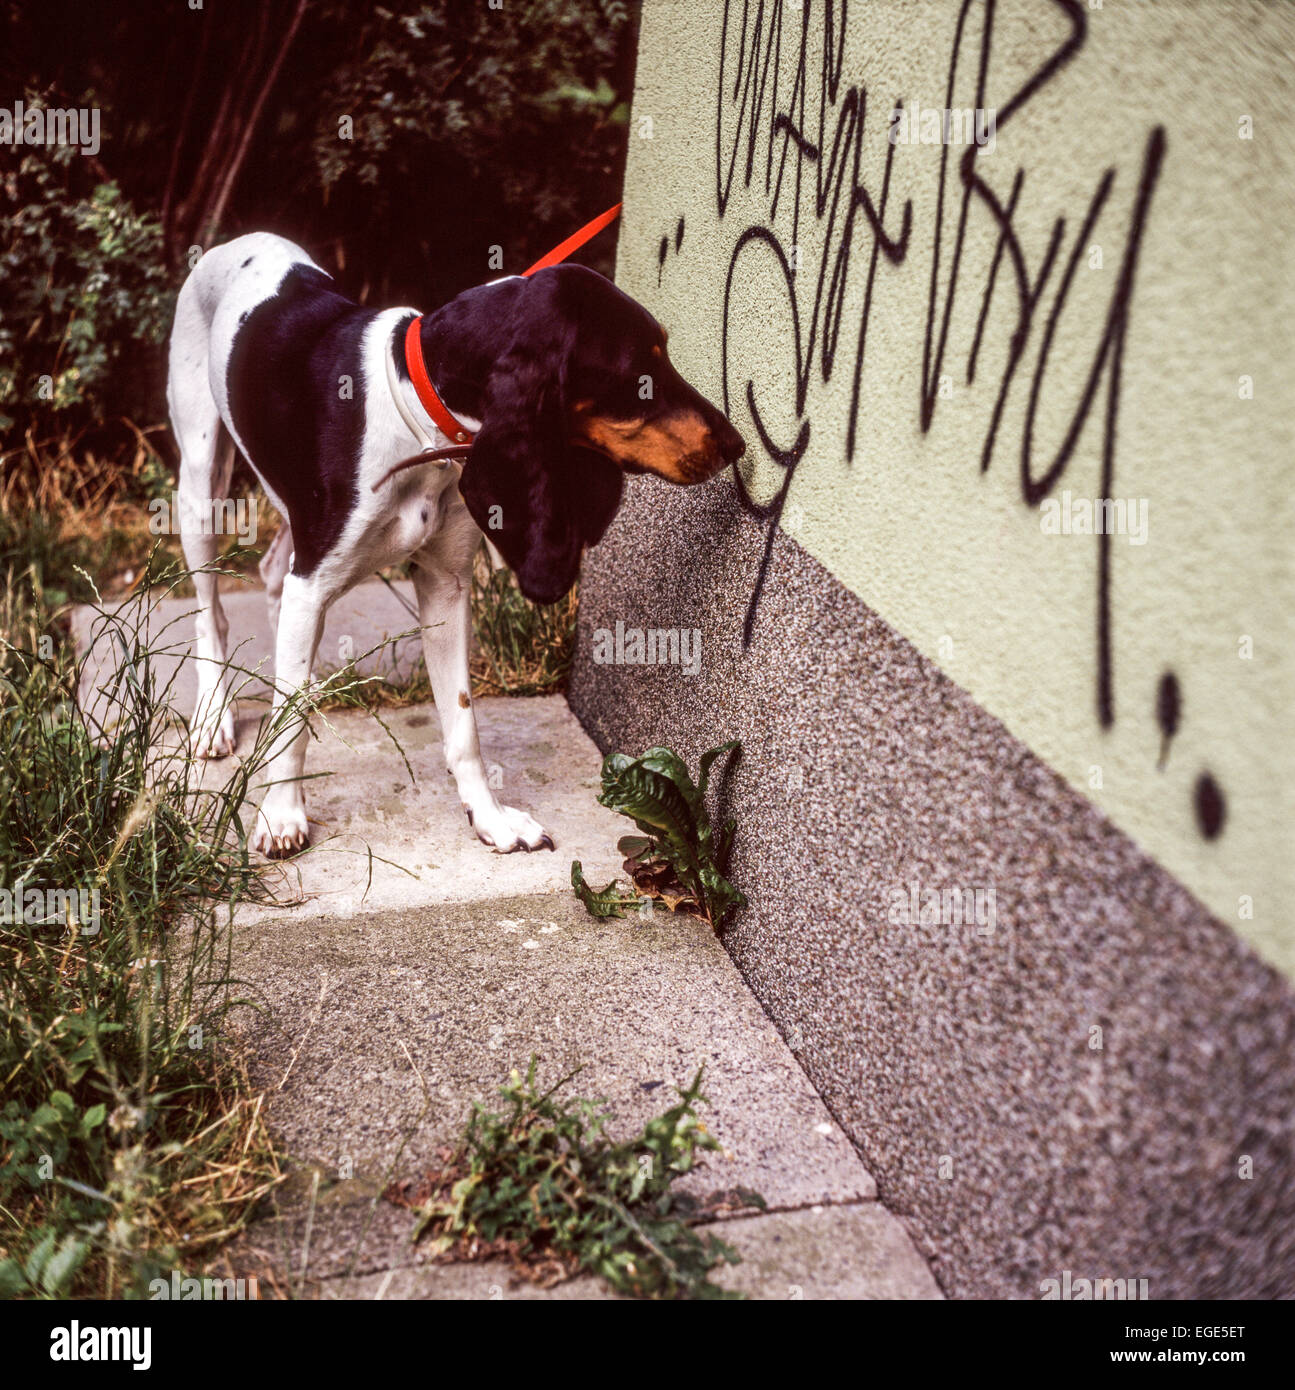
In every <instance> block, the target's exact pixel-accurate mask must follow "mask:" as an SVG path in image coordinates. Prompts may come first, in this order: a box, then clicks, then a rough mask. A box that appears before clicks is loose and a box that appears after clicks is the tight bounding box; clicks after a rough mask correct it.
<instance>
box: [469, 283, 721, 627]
mask: <svg viewBox="0 0 1295 1390" xmlns="http://www.w3.org/2000/svg"><path fill="white" fill-rule="evenodd" d="M500 332H501V334H502V335H503V341H502V342H501V343H500V345H499V351H498V353H497V355H496V356H495V358H494V362H493V365H492V367H491V369H490V373H489V377H488V379H487V382H486V387H485V392H484V398H483V401H482V411H481V415H482V420H483V424H482V427H481V432H480V434H478V435H477V437H476V440H475V442H474V443H473V445H472V452H471V454H470V455H469V457H468V460H467V463H466V464H465V465H464V469H463V479H462V482H461V484H460V490H461V492H462V494H463V499H464V501H465V502H466V503H467V505H468V510H469V512H471V514H472V517H473V520H474V521H475V522H476V523H477V525H478V526H480V527H481V529H482V530H483V531H484V532H485V533H486V535H487V536H488V537H489V538H490V540H491V541H493V542H494V544H495V545H496V546H497V547H498V548H499V551H500V553H501V554H502V555H503V557H504V559H505V560H506V561H507V562H508V564H509V565H510V566H511V568H512V570H513V572H514V573H515V574H516V576H517V582H518V584H519V585H520V586H521V590H522V592H523V593H524V594H525V595H526V596H527V597H528V598H530V599H533V600H534V601H535V602H537V603H552V602H554V601H555V600H557V599H559V598H561V596H562V595H563V594H565V593H566V592H567V590H568V589H570V587H571V586H572V584H574V583H575V580H576V575H577V574H578V573H579V569H580V557H581V554H582V552H583V550H584V548H585V546H587V545H594V544H596V543H597V542H598V541H599V540H600V539H601V538H602V535H603V532H604V531H606V529H607V527H608V526H609V525H610V524H611V520H612V517H613V516H614V515H615V514H616V508H617V506H618V505H619V504H620V499H621V489H622V487H623V485H624V475H625V473H627V472H630V473H643V472H647V473H655V474H657V475H658V476H659V477H662V478H666V479H668V480H669V481H670V482H672V483H681V484H689V483H700V482H705V481H706V479H708V478H711V477H713V476H714V475H715V474H716V473H717V472H718V471H719V470H720V469H721V468H723V467H724V466H725V465H726V464H729V463H733V462H734V461H735V460H737V459H739V458H741V456H742V454H743V452H744V451H745V449H746V445H745V443H744V442H743V440H742V436H741V435H740V434H738V432H737V431H736V430H735V429H734V428H733V426H732V425H730V424H729V422H728V421H727V420H726V419H725V418H724V416H723V415H722V414H721V413H720V411H718V410H716V409H715V407H714V406H713V405H711V403H710V402H709V401H708V400H706V399H705V397H704V396H702V395H700V394H699V393H698V392H697V391H695V390H693V388H692V387H691V386H689V385H688V383H687V382H686V381H685V380H684V379H683V378H682V377H681V376H680V375H679V373H678V372H677V371H675V369H674V367H673V366H672V365H671V363H670V358H669V355H668V353H667V351H666V335H665V333H664V332H663V331H662V329H661V326H660V324H658V323H657V321H656V320H655V319H654V318H653V317H652V315H651V314H649V313H648V312H647V310H646V309H644V308H643V307H642V306H641V305H640V304H637V303H635V301H634V300H632V299H631V298H630V297H629V296H628V295H626V294H623V293H622V292H621V291H620V290H618V289H617V288H616V286H615V285H613V284H612V283H611V282H610V281H608V280H606V279H604V278H603V277H602V276H601V275H598V274H596V273H595V272H594V271H592V270H587V269H585V268H584V267H583V266H576V265H561V266H553V267H551V268H549V269H547V270H541V271H538V272H537V273H536V274H535V275H533V276H532V277H531V278H530V279H529V280H527V281H526V282H524V284H523V285H522V286H519V287H518V290H517V293H516V294H515V296H514V312H513V313H512V314H511V315H510V316H509V317H508V318H507V319H506V320H505V321H503V322H501V323H500Z"/></svg>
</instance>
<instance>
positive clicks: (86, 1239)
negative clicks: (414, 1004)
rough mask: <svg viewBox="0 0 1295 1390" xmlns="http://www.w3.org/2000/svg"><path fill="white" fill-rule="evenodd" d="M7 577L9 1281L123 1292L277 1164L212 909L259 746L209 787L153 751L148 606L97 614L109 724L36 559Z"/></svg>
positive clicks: (247, 888) (192, 1244)
mask: <svg viewBox="0 0 1295 1390" xmlns="http://www.w3.org/2000/svg"><path fill="white" fill-rule="evenodd" d="M182 575H183V572H182V571H178V570H177V571H175V572H174V573H172V574H171V576H170V578H171V582H172V584H178V583H179V582H180V579H181V578H182ZM4 578H5V580H6V587H5V596H4V607H3V611H2V612H0V632H2V633H3V644H2V646H0V798H2V799H3V804H4V808H5V810H4V815H3V817H2V818H0V890H3V891H4V893H5V894H7V897H5V898H0V905H3V906H4V908H5V910H4V911H3V912H0V919H2V920H0V1094H2V1095H3V1102H2V1103H0V1293H3V1294H5V1295H9V1296H15V1295H16V1296H41V1295H44V1296H63V1297H66V1296H70V1295H94V1296H100V1297H116V1296H131V1295H137V1294H139V1293H141V1292H142V1291H143V1290H144V1289H145V1288H146V1285H147V1282H148V1281H149V1280H150V1279H152V1278H154V1277H159V1276H162V1275H165V1274H166V1273H167V1272H169V1270H171V1269H183V1268H190V1267H193V1265H194V1264H195V1263H200V1262H201V1261H202V1260H204V1259H205V1258H206V1257H207V1255H208V1254H209V1253H210V1252H211V1251H212V1250H213V1249H214V1248H215V1247H216V1246H217V1245H218V1244H219V1243H220V1242H221V1241H223V1240H224V1239H225V1238H226V1237H227V1236H229V1235H230V1234H232V1232H233V1231H234V1230H236V1229H238V1227H239V1226H240V1225H241V1223H242V1222H243V1221H244V1219H245V1218H246V1216H247V1214H248V1213H249V1212H250V1210H251V1207H252V1205H253V1204H254V1203H255V1201H256V1200H257V1199H258V1198H259V1197H260V1196H261V1195H262V1194H263V1193H264V1192H265V1191H267V1190H268V1188H269V1187H270V1186H272V1185H273V1183H274V1182H275V1181H276V1180H277V1177H278V1166H277V1161H276V1159H275V1156H274V1154H273V1150H272V1148H271V1147H270V1144H269V1141H268V1139H267V1137H266V1133H265V1128H264V1123H263V1120H262V1117H261V1105H260V1098H259V1097H257V1096H254V1095H253V1094H252V1093H251V1090H250V1088H249V1086H248V1083H247V1080H246V1077H245V1076H244V1074H243V1073H242V1071H241V1069H240V1067H239V1065H238V1062H237V1060H236V1058H235V1057H234V1056H233V1055H232V1054H231V1052H230V1051H229V1050H228V1049H227V1048H226V1047H225V1046H224V1042H225V1037H224V1034H225V1025H226V1021H227V1018H228V1015H229V1012H230V1010H231V1009H232V1008H233V1007H235V1005H236V1003H237V1000H236V998H235V995H234V992H233V988H234V982H233V980H232V976H231V970H230V958H229V950H230V946H229V936H228V933H225V932H222V930H221V920H220V912H221V910H222V909H223V910H224V911H228V912H232V910H233V906H234V904H235V903H237V902H238V901H239V900H240V899H241V898H243V897H245V896H247V895H249V894H258V895H259V894H260V892H261V891H262V890H261V887H260V881H259V878H258V875H257V873H256V872H255V871H254V869H253V866H252V865H251V863H250V862H249V856H248V852H247V847H246V834H245V831H244V827H243V825H242V823H241V820H240V815H241V810H240V807H241V804H242V801H243V797H244V795H245V792H246V790H247V783H248V779H249V778H250V777H251V776H253V775H254V773H255V771H256V769H257V766H258V762H257V756H256V754H255V753H254V754H253V757H252V758H251V759H249V760H248V761H247V762H246V763H244V764H242V765H241V766H240V767H238V768H237V769H236V771H235V773H234V774H233V776H232V777H231V778H230V780H229V781H228V782H226V783H225V784H224V785H222V786H219V787H216V788H214V789H208V788H204V787H203V786H202V785H201V774H200V772H199V770H198V769H196V768H195V766H194V764H193V763H192V762H191V761H190V760H189V759H188V758H187V757H185V756H184V754H183V749H182V748H179V749H177V747H176V739H175V738H174V737H171V738H170V740H169V745H168V737H167V735H168V732H171V733H173V732H174V731H170V730H168V723H169V716H168V715H167V714H166V713H165V712H164V707H163V701H162V698H161V696H162V694H163V693H164V692H161V691H159V690H158V689H157V688H156V687H157V682H156V680H155V678H154V675H153V671H152V660H153V657H154V653H153V652H152V651H151V650H150V649H149V648H148V647H147V646H146V645H145V644H144V641H143V639H142V638H141V637H140V631H141V629H142V627H143V624H142V623H141V621H140V613H139V607H140V605H141V604H142V602H143V600H142V599H140V600H138V601H137V602H136V603H135V604H134V605H127V606H126V608H124V609H120V610H107V609H103V610H101V612H100V616H99V623H98V625H99V626H101V627H103V628H106V629H107V635H108V639H109V640H111V641H112V642H113V643H114V644H116V646H117V648H118V650H119V651H120V657H121V659H120V662H119V664H118V667H117V670H116V671H115V673H114V674H113V675H112V677H111V680H110V683H109V688H108V690H107V692H106V695H107V698H106V701H105V704H104V709H105V710H110V711H111V719H110V720H109V719H107V718H102V717H98V718H97V717H95V716H92V715H91V714H88V713H87V712H86V711H84V710H82V709H81V708H80V706H79V705H78V703H77V698H76V697H77V686H78V679H79V676H80V671H79V667H78V663H77V662H76V660H75V659H74V657H73V655H72V654H71V653H70V652H69V651H68V650H67V648H66V647H65V646H63V645H62V644H61V643H60V642H59V641H58V640H57V634H56V633H55V632H53V631H52V626H53V623H54V619H55V614H54V613H53V612H52V611H51V608H50V600H49V594H48V592H47V591H46V590H45V589H44V587H43V582H42V573H41V571H40V570H39V569H38V568H36V567H32V566H29V567H28V568H27V569H26V570H24V571H21V572H15V570H14V569H13V568H12V566H11V567H10V568H9V569H8V571H7V572H6V573H5V575H4ZM80 578H81V579H82V581H83V582H84V583H86V584H87V585H90V580H89V576H88V575H86V574H84V573H82V574H81V575H80ZM91 587H92V586H91ZM186 639H187V634H186ZM185 645H186V646H187V640H186V643H185ZM33 894H34V895H36V896H35V897H34V898H33V896H32V895H33ZM33 903H34V904H35V905H34V906H33ZM51 905H53V911H50V910H49V909H50V907H51Z"/></svg>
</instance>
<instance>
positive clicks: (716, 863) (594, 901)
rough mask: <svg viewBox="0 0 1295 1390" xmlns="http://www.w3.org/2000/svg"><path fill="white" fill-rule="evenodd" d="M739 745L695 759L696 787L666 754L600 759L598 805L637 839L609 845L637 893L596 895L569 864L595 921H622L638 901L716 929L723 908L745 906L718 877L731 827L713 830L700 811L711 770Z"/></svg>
mask: <svg viewBox="0 0 1295 1390" xmlns="http://www.w3.org/2000/svg"><path fill="white" fill-rule="evenodd" d="M739 747H740V744H739V743H738V742H737V740H736V739H734V740H730V741H729V742H728V743H721V744H720V745H719V747H718V748H712V749H711V750H710V751H709V752H707V753H703V754H702V757H701V762H700V763H699V764H698V774H697V781H696V783H694V782H693V780H692V777H691V776H690V775H689V772H688V767H687V764H686V763H685V762H684V761H683V759H682V758H681V757H679V755H678V754H677V753H674V752H672V751H671V750H670V749H669V748H649V749H648V750H647V752H646V753H644V754H643V755H642V756H641V757H638V758H631V757H629V756H628V755H626V754H624V753H609V754H608V755H607V757H606V758H604V759H603V770H602V785H603V789H602V795H601V796H599V798H598V800H599V802H600V803H601V804H602V805H603V806H606V807H608V808H609V809H610V810H612V811H618V812H619V813H620V814H621V815H623V816H628V817H629V818H630V819H631V820H632V821H633V822H634V824H635V825H637V826H638V828H639V829H640V830H641V831H642V832H643V834H642V835H641V836H640V835H627V836H624V837H623V838H622V839H620V840H619V841H618V842H617V848H618V849H619V850H620V852H621V853H622V854H624V855H625V856H626V858H625V870H626V872H627V873H628V874H629V875H630V878H631V879H632V880H633V884H634V888H635V889H636V890H637V892H627V891H622V890H621V889H619V888H618V887H617V885H616V883H615V882H614V881H613V882H612V883H609V884H608V885H607V887H606V888H603V889H594V888H591V887H590V886H589V885H588V884H587V883H586V882H585V877H584V871H583V869H582V868H581V865H580V861H579V860H578V859H577V860H575V861H573V863H572V865H571V887H572V888H573V889H574V891H575V893H576V896H577V897H578V898H579V899H580V900H581V902H583V903H584V905H585V907H586V908H588V910H589V911H590V912H591V913H592V914H593V915H594V916H595V917H623V916H624V915H625V912H626V910H627V909H629V908H631V907H635V906H637V905H640V904H641V903H642V902H643V900H644V899H645V898H646V899H648V900H651V901H659V902H662V903H664V904H665V906H666V907H667V908H669V909H670V911H672V912H691V913H693V914H695V915H696V916H698V917H704V918H705V920H706V921H707V922H709V923H710V925H711V926H712V927H713V928H714V929H715V930H716V931H718V930H719V929H720V927H721V926H722V925H723V922H724V918H725V916H726V915H727V914H728V912H729V910H730V909H731V908H734V907H745V906H746V898H745V897H744V896H743V894H742V893H741V892H739V891H738V889H736V888H734V886H733V885H732V884H731V883H730V882H729V881H728V879H727V878H726V877H725V873H726V871H727V868H728V860H729V855H730V853H731V851H732V848H733V836H734V833H735V831H736V825H735V823H734V822H733V820H731V819H730V820H728V821H726V822H725V823H724V824H723V825H722V826H721V827H720V829H719V830H718V831H715V830H714V829H713V827H712V826H711V821H710V814H709V813H708V811H707V810H706V786H707V783H708V781H709V779H710V770H711V766H712V765H713V764H714V762H715V759H716V758H718V757H719V756H720V755H721V754H723V753H728V752H731V751H732V750H733V749H735V748H739Z"/></svg>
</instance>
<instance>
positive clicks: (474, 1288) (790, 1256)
mask: <svg viewBox="0 0 1295 1390" xmlns="http://www.w3.org/2000/svg"><path fill="white" fill-rule="evenodd" d="M702 1229H705V1230H713V1231H715V1232H716V1234H718V1235H719V1236H720V1237H721V1238H722V1239H724V1240H726V1241H727V1242H728V1243H729V1244H730V1245H732V1246H733V1247H734V1249H735V1250H737V1252H738V1253H739V1254H740V1255H741V1256H742V1261H741V1263H740V1264H737V1265H730V1266H726V1267H724V1268H723V1269H721V1270H719V1271H717V1273H716V1274H715V1276H714V1280H715V1282H716V1283H717V1284H719V1285H721V1286H722V1287H724V1288H728V1289H733V1290H736V1291H740V1292H742V1293H745V1294H746V1295H747V1296H748V1297H750V1298H754V1299H763V1300H774V1299H785V1300H802V1299H803V1300H812V1299H887V1300H891V1299H940V1298H942V1297H943V1295H942V1294H941V1292H940V1288H939V1285H937V1284H936V1282H935V1280H934V1279H933V1278H932V1277H931V1272H930V1270H929V1269H928V1268H927V1266H926V1262H925V1261H924V1260H923V1259H922V1257H921V1256H920V1255H919V1254H918V1253H917V1250H916V1249H915V1248H914V1246H913V1243H912V1241H911V1240H910V1239H909V1236H908V1233H907V1232H906V1231H905V1230H904V1228H903V1226H901V1225H900V1223H899V1221H898V1220H897V1219H896V1218H895V1217H893V1216H892V1215H891V1214H890V1213H889V1212H888V1211H887V1210H886V1209H885V1208H884V1207H883V1206H881V1205H880V1204H878V1203H876V1202H865V1203H859V1204H857V1205H854V1206H845V1207H816V1208H813V1209H811V1210H808V1211H793V1212H776V1213H773V1214H771V1215H768V1216H753V1217H741V1218H738V1219H735V1220H732V1221H725V1222H721V1223H716V1224H715V1225H712V1226H707V1227H704V1228H702ZM312 1292H313V1293H315V1295H316V1296H318V1297H321V1298H331V1299H388V1300H394V1299H490V1300H496V1301H504V1300H509V1299H514V1300H523V1301H531V1300H536V1299H556V1300H559V1301H570V1300H598V1301H605V1300H613V1299H615V1298H616V1297H617V1296H616V1295H615V1294H613V1293H612V1292H611V1291H610V1290H609V1289H608V1288H607V1286H606V1285H605V1284H603V1283H602V1281H601V1280H599V1279H596V1278H594V1277H593V1276H591V1275H581V1276H580V1277H579V1278H576V1279H572V1280H570V1281H568V1282H567V1283H565V1284H559V1285H558V1286H557V1287H556V1288H554V1289H538V1288H536V1287H535V1286H534V1285H533V1284H528V1283H526V1282H525V1281H524V1280H519V1279H516V1278H514V1277H512V1276H511V1274H510V1271H509V1270H508V1268H507V1266H506V1265H504V1264H502V1263H500V1262H499V1261H497V1260H490V1261H486V1262H484V1263H482V1264H471V1265H463V1264H446V1265H438V1264H421V1265H407V1266H404V1267H401V1268H398V1269H390V1270H385V1271H379V1272H375V1273H370V1274H358V1275H351V1276H349V1277H347V1276H339V1277H337V1278H333V1279H325V1280H322V1281H320V1283H319V1285H318V1286H317V1288H315V1289H313V1290H312Z"/></svg>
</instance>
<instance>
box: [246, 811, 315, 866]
mask: <svg viewBox="0 0 1295 1390" xmlns="http://www.w3.org/2000/svg"><path fill="white" fill-rule="evenodd" d="M309 845H310V831H309V830H308V829H307V826H306V807H305V805H304V803H302V802H300V801H298V802H284V803H282V804H279V805H276V804H274V803H273V802H272V801H270V800H269V799H267V800H266V802H265V804H264V805H263V806H262V807H261V809H260V810H259V811H258V812H257V813H256V829H255V830H254V831H253V832H252V840H251V846H252V848H253V849H254V850H257V851H258V852H259V853H261V854H263V855H265V857H266V858H267V859H287V858H288V856H289V855H293V854H298V853H300V851H302V850H303V849H306V848H308V847H309Z"/></svg>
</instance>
